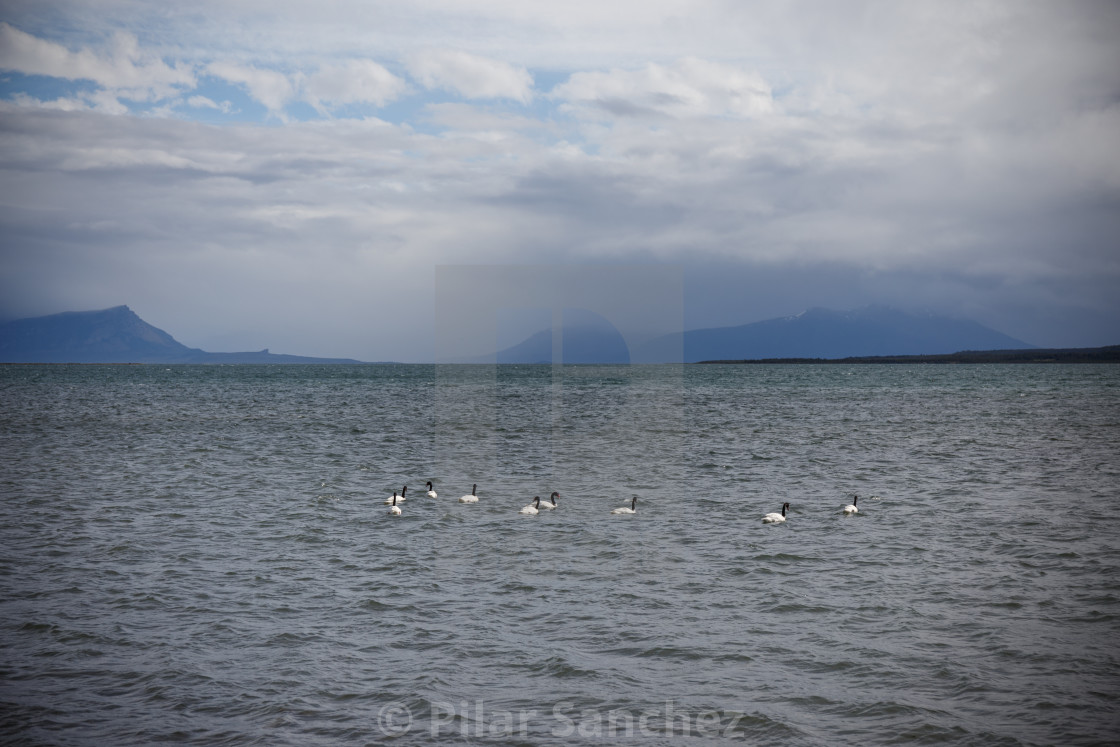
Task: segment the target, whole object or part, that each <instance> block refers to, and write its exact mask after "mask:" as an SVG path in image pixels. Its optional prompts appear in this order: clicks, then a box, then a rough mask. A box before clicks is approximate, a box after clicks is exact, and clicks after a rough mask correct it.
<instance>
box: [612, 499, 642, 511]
mask: <svg viewBox="0 0 1120 747" xmlns="http://www.w3.org/2000/svg"><path fill="white" fill-rule="evenodd" d="M637 509H638V496H634V497H633V498H632V499H630V508H627V507H626V506H623V507H622V508H616V509H615V510H614V511H611V513H612V514H636V513H638V510H637Z"/></svg>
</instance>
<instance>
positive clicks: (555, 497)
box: [541, 493, 560, 510]
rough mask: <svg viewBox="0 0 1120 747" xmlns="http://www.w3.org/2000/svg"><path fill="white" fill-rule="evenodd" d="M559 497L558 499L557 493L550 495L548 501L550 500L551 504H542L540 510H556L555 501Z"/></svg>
mask: <svg viewBox="0 0 1120 747" xmlns="http://www.w3.org/2000/svg"><path fill="white" fill-rule="evenodd" d="M559 497H560V494H559V493H553V494H552V495H550V496H549V497H548V500H550V501H552V502H551V503H542V504H541V508H547V509H550V510H551V509H553V508H556V499H557V498H559Z"/></svg>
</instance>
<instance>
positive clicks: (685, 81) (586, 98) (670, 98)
mask: <svg viewBox="0 0 1120 747" xmlns="http://www.w3.org/2000/svg"><path fill="white" fill-rule="evenodd" d="M552 96H553V97H555V98H558V99H562V100H564V101H568V102H570V103H572V104H581V105H592V106H595V107H599V108H602V109H605V110H607V111H608V112H610V113H612V114H614V115H616V116H632V115H639V114H643V113H644V114H651V113H655V114H661V115H668V116H672V117H724V116H732V117H750V116H757V115H761V114H766V113H769V112H771V111H773V109H774V102H773V96H772V94H771V91H770V86H769V85H768V84H767V83H766V81H765V80H764V79H763V78H762V76H761V75H759V74H758V73H755V72H751V71H747V70H742V69H740V68H736V67H733V66H730V65H724V64H721V63H717V62H710V61H707V60H702V59H699V58H696V57H688V58H685V59H682V60H678V61H677V62H676V63H675V64H674V65H672V66H671V67H666V66H663V65H659V64H656V63H650V64H648V65H646V66H645V67H644V68H642V69H641V70H612V71H611V72H609V73H601V72H587V73H575V74H573V75H572V76H571V77H570V78H569V79H568V81H567V82H565V83H562V84H560V85H559V86H557V87H556V88H555V89H553V91H552Z"/></svg>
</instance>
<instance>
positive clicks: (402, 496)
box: [401, 485, 408, 498]
mask: <svg viewBox="0 0 1120 747" xmlns="http://www.w3.org/2000/svg"><path fill="white" fill-rule="evenodd" d="M406 490H408V486H407V485H405V486H404V487H403V488H401V498H404V491H406Z"/></svg>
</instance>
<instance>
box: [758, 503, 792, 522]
mask: <svg viewBox="0 0 1120 747" xmlns="http://www.w3.org/2000/svg"><path fill="white" fill-rule="evenodd" d="M787 508H789V504H788V503H783V504H782V512H781V513H780V514H779V513H769V514H766V515H765V516H763V517H762V523H763V524H778V523H780V522H783V521H785V520H786V509H787Z"/></svg>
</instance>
